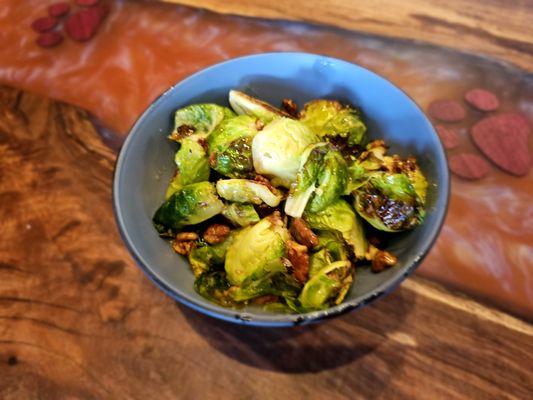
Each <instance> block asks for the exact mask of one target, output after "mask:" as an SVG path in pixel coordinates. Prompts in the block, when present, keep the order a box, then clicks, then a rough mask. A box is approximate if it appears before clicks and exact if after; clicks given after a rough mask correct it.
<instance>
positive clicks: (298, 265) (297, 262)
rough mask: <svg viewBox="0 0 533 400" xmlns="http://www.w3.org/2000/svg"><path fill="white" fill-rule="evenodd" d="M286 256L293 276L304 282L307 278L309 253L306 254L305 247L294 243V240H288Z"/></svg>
mask: <svg viewBox="0 0 533 400" xmlns="http://www.w3.org/2000/svg"><path fill="white" fill-rule="evenodd" d="M287 258H288V259H289V261H290V262H291V264H292V268H293V274H294V277H295V278H296V279H298V280H299V281H300V282H301V283H305V282H306V281H307V279H308V278H309V254H307V247H305V246H304V245H301V244H299V243H296V242H295V241H294V240H288V241H287Z"/></svg>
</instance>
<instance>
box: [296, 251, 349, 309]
mask: <svg viewBox="0 0 533 400" xmlns="http://www.w3.org/2000/svg"><path fill="white" fill-rule="evenodd" d="M352 281H353V277H352V268H351V264H350V262H349V261H336V262H333V263H331V264H329V265H327V266H325V267H324V268H322V269H320V270H319V271H318V272H316V273H315V274H314V275H313V277H311V279H309V281H307V283H306V284H305V286H304V288H303V289H302V292H301V294H300V296H299V298H298V299H299V300H300V304H301V306H302V307H303V308H304V309H305V310H308V311H310V310H320V309H323V308H326V307H328V306H329V305H330V302H333V303H334V304H339V303H340V302H341V301H342V300H343V299H344V296H345V295H346V293H347V292H348V290H349V288H350V286H351V284H352Z"/></svg>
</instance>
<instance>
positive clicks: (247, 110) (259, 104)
mask: <svg viewBox="0 0 533 400" xmlns="http://www.w3.org/2000/svg"><path fill="white" fill-rule="evenodd" d="M229 104H230V105H231V108H233V109H234V110H235V112H236V113H237V114H239V115H249V116H251V117H255V118H258V119H259V120H261V121H262V122H263V123H265V124H267V123H269V122H270V121H272V120H274V119H276V118H279V117H288V116H289V115H288V114H286V113H285V112H283V111H281V110H279V109H277V108H276V107H274V106H272V105H270V104H268V103H267V102H264V101H262V100H259V99H256V98H255V97H252V96H249V95H247V94H246V93H243V92H240V91H238V90H230V92H229Z"/></svg>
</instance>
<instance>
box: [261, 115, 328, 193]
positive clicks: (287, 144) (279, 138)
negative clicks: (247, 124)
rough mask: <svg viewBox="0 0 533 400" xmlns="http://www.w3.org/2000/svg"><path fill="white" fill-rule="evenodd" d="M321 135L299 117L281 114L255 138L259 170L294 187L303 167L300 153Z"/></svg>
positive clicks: (285, 184)
mask: <svg viewBox="0 0 533 400" xmlns="http://www.w3.org/2000/svg"><path fill="white" fill-rule="evenodd" d="M316 142H318V137H317V136H316V135H315V134H314V133H313V132H311V130H309V128H308V127H307V126H306V125H304V124H302V123H301V122H299V121H295V120H293V119H290V118H279V119H276V120H274V121H272V122H271V123H269V124H268V125H267V126H265V128H263V130H262V131H260V132H259V133H258V134H257V135H256V136H255V137H254V139H253V142H252V154H253V164H254V168H255V171H256V172H257V173H258V174H261V175H266V176H268V177H271V178H273V180H272V182H273V183H274V184H275V185H281V186H285V187H286V188H289V187H290V184H291V183H292V182H294V181H295V180H296V174H297V173H298V169H299V168H300V157H301V155H302V153H303V152H304V150H305V149H306V147H307V146H309V145H310V144H312V143H316Z"/></svg>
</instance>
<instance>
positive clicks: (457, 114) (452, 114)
mask: <svg viewBox="0 0 533 400" xmlns="http://www.w3.org/2000/svg"><path fill="white" fill-rule="evenodd" d="M428 112H429V115H431V117H433V118H435V119H438V120H440V121H444V122H458V121H461V120H463V119H464V117H465V116H466V112H465V109H464V108H463V106H462V105H461V104H459V103H458V102H457V101H455V100H436V101H433V102H431V104H430V105H429V107H428Z"/></svg>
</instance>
